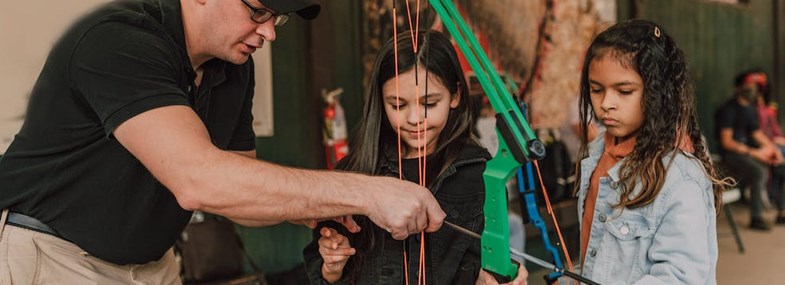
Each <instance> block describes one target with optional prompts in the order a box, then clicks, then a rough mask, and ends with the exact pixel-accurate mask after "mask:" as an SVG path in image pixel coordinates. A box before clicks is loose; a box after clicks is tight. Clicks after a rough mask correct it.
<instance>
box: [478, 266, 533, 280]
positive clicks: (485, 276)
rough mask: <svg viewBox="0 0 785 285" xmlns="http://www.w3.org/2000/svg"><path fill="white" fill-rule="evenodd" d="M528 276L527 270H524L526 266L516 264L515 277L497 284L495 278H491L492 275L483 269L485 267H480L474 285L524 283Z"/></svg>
mask: <svg viewBox="0 0 785 285" xmlns="http://www.w3.org/2000/svg"><path fill="white" fill-rule="evenodd" d="M527 278H529V271H526V267H524V266H523V265H518V276H515V279H513V280H512V281H510V282H509V283H504V284H499V282H497V281H496V278H493V275H491V274H490V273H488V272H487V271H485V269H480V275H479V276H477V282H475V283H474V284H476V285H526V284H527V282H526V279H527Z"/></svg>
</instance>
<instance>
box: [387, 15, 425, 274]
mask: <svg viewBox="0 0 785 285" xmlns="http://www.w3.org/2000/svg"><path fill="white" fill-rule="evenodd" d="M405 2H406V12H407V18H408V19H409V31H410V33H411V38H412V51H413V52H414V54H415V55H416V54H417V52H418V43H419V36H420V33H419V27H420V1H419V0H417V7H416V11H415V14H416V16H415V18H416V20H415V22H413V21H412V13H411V7H410V5H409V1H408V0H407V1H405ZM395 15H396V12H395V7H394V4H393V18H395ZM393 26H394V28H393V33H394V34H397V31H396V29H395V26H397V22H393ZM394 41H396V43H397V38H396V39H394ZM395 53H396V59H395V62H396V73H395V75H396V78H397V77H398V72H397V62H398V59H397V53H398V48H397V45H396V47H395ZM414 68H415V69H414V72H415V112H416V114H417V115H418V116H419V114H420V94H419V92H420V89H419V77H418V76H417V72H418V71H417V69H418V66H417V64H415V67H414ZM426 80H427V78H426ZM426 86H427V84H426ZM396 92H398V90H397V89H396ZM426 94H427V90H426ZM396 98H399V94H398V93H396ZM397 111H399V112H400V110H397ZM398 126H399V128H398V140H399V145H398V161H399V166H398V169H401V165H400V161H401V160H402V156H401V151H400V149H401V145H400V136H401V132H400V120H399V122H398ZM427 126H428V124H427V116H426V118H424V119H423V122H422V124H421V123H420V120H418V121H417V144H418V147H417V174H418V176H419V177H418V182H419V184H420V186H423V187H426V171H425V169H426V168H425V167H426V161H427V157H426V155H427V145H424V144H423V141H425V142H427V137H426V133H425V132H424V130H425V129H426V128H427ZM421 130H423V132H422V133H421ZM404 271H406V274H405V275H406V284H407V285H408V284H409V277H408V273H409V269H408V262H407V258H406V250H404ZM425 271H426V270H425V231H423V232H421V233H420V259H419V266H418V273H419V274H418V277H417V284H418V285H425V283H426V272H425Z"/></svg>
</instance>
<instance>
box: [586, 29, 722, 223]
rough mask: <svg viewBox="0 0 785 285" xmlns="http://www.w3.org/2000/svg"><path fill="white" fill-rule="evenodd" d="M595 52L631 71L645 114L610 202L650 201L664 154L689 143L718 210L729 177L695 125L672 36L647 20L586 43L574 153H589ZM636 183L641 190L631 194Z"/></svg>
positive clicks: (662, 178) (639, 203) (681, 55)
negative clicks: (639, 81) (578, 145)
mask: <svg viewBox="0 0 785 285" xmlns="http://www.w3.org/2000/svg"><path fill="white" fill-rule="evenodd" d="M600 57H605V58H609V59H615V60H617V61H618V62H620V63H621V64H622V65H623V66H626V67H628V68H631V69H633V70H635V71H636V72H638V74H639V75H640V76H641V78H642V79H643V85H644V92H643V99H642V103H641V104H642V105H643V106H642V107H643V115H644V118H645V119H644V123H643V126H641V127H640V129H639V130H638V131H637V139H636V142H635V147H634V149H633V151H632V152H631V153H630V154H629V155H627V157H626V158H627V159H625V160H624V161H623V163H622V165H621V168H620V182H621V183H622V185H623V186H624V187H622V189H621V194H620V200H619V204H617V205H615V207H617V208H630V209H634V208H638V207H643V206H646V205H649V204H651V203H652V202H653V201H654V199H655V198H657V195H658V194H659V192H660V189H661V188H662V186H663V184H664V182H665V175H666V171H667V167H666V165H665V163H664V160H665V158H666V156H668V155H669V154H673V153H674V152H675V151H679V150H680V149H682V147H683V144H684V143H685V142H689V143H691V146H692V155H694V156H695V157H696V158H697V159H698V160H699V162H700V164H701V165H702V166H703V168H704V171H705V172H706V175H707V176H708V177H709V179H710V180H711V182H712V184H713V188H714V206H715V207H716V209H717V211H719V209H720V205H721V201H722V200H721V199H722V196H721V195H722V191H723V190H724V189H725V187H726V186H728V185H729V184H730V182H729V179H726V178H722V177H721V176H720V173H719V172H718V171H717V169H716V168H715V167H714V164H713V162H712V160H711V158H710V156H709V152H708V149H707V147H706V142H705V141H704V138H703V136H702V134H701V131H700V127H699V126H698V120H697V116H696V113H695V93H694V90H693V86H692V80H691V79H690V74H689V72H688V70H687V61H686V60H685V57H684V53H683V52H682V51H681V50H680V49H679V48H678V46H677V45H676V42H674V40H673V38H671V37H670V36H669V35H668V34H667V33H665V31H664V30H663V28H662V27H660V26H658V25H656V24H655V23H652V22H650V21H646V20H639V19H633V20H628V21H625V22H621V23H618V24H616V25H614V26H612V27H610V28H608V29H607V30H605V31H603V32H602V33H600V34H599V35H597V37H596V38H595V39H594V41H593V42H592V44H591V46H589V50H588V52H587V54H586V59H585V61H584V63H583V71H582V73H581V83H580V86H581V87H580V92H581V98H580V105H581V108H580V109H581V111H580V116H581V125H582V126H584V127H583V128H582V131H581V150H580V154H579V157H581V158H585V157H587V156H588V147H587V145H588V132H587V130H588V124H589V123H590V121H589V120H592V119H595V118H596V114H594V110H593V109H592V107H591V97H590V86H589V77H588V76H589V65H590V64H591V62H592V60H595V59H597V58H600ZM589 115H590V116H589ZM671 159H672V158H671ZM576 168H577V167H576ZM580 175H583V174H582V173H580V169H578V178H579V179H578V181H580ZM585 175H591V173H586V174H585ZM638 183H640V186H641V187H640V188H641V191H640V192H639V193H637V194H636V195H634V196H632V193H633V190H634V188H635V187H634V186H635V185H636V184H638ZM576 190H577V187H576Z"/></svg>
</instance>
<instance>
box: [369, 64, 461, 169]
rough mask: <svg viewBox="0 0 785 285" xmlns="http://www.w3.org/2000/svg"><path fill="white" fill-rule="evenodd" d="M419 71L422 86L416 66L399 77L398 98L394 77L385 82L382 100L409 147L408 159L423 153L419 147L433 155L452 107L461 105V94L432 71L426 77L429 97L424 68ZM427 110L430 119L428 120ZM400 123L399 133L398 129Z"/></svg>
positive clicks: (388, 117)
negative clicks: (450, 89)
mask: <svg viewBox="0 0 785 285" xmlns="http://www.w3.org/2000/svg"><path fill="white" fill-rule="evenodd" d="M416 73H417V77H418V78H417V83H419V85H415V71H414V69H411V70H409V71H407V72H404V73H402V74H400V75H399V76H398V86H399V90H398V92H399V94H398V97H397V98H396V94H395V78H394V77H393V78H391V79H390V80H387V82H385V83H384V85H382V96H383V98H382V99H383V102H384V112H385V114H386V115H387V120H388V121H389V122H390V124H391V127H392V129H393V130H394V131H396V132H398V135H399V136H400V137H401V140H402V141H403V142H404V143H406V145H407V146H409V149H410V151H409V153H405V154H403V155H404V157H405V158H413V157H417V156H418V155H420V153H419V152H418V148H422V147H424V146H426V145H427V148H426V153H425V154H430V153H431V152H432V151H433V150H434V149H436V145H437V143H438V138H439V134H441V132H442V130H443V129H444V126H445V124H446V123H447V118H448V115H449V114H450V110H451V109H453V108H456V107H458V103H460V96H457V94H450V91H449V90H448V89H447V87H445V86H444V85H443V84H442V83H441V82H440V81H439V80H438V78H437V77H436V76H435V75H433V74H429V76H428V78H427V80H428V94H427V96H426V94H425V80H426V78H425V77H426V76H425V74H426V72H425V69H424V68H422V67H420V66H417V72H416ZM453 95H455V96H453ZM418 97H419V99H418ZM418 103H419V105H418ZM426 110H427V111H426ZM426 112H427V115H428V119H427V120H426V119H425V116H426ZM399 125H400V132H399V131H398V126H399Z"/></svg>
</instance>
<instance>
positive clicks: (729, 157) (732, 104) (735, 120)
mask: <svg viewBox="0 0 785 285" xmlns="http://www.w3.org/2000/svg"><path fill="white" fill-rule="evenodd" d="M740 82H743V78H742V80H738V77H737V80H736V83H737V84H736V87H735V88H734V93H735V95H734V97H733V98H731V99H730V100H728V102H726V103H725V104H723V105H722V106H720V108H719V109H718V110H717V112H716V113H715V124H716V127H717V134H718V136H719V142H720V155H721V156H722V162H723V166H724V167H725V168H726V169H727V170H728V172H729V174H730V175H732V176H733V177H735V178H737V179H738V180H739V183H741V184H742V185H744V186H749V187H750V188H751V190H750V191H751V192H750V200H751V201H750V202H751V204H750V206H751V209H750V211H751V212H750V214H751V220H750V228H752V229H756V230H769V229H770V226H769V224H768V223H766V222H765V221H764V220H763V215H762V213H763V207H762V194H763V191H765V189H766V181H767V179H768V175H769V166H775V165H781V164H782V163H783V156H782V153H781V152H780V151H779V150H778V149H777V148H776V147H775V146H774V143H772V142H771V140H769V138H767V137H766V135H765V134H764V133H763V132H762V131H761V130H760V126H759V123H758V117H757V113H756V109H755V108H754V104H753V103H754V102H755V100H756V96H757V92H754V90H753V89H754V88H744V87H743V86H744V84H743V83H742V84H739V83H740ZM779 220H781V219H779Z"/></svg>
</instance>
